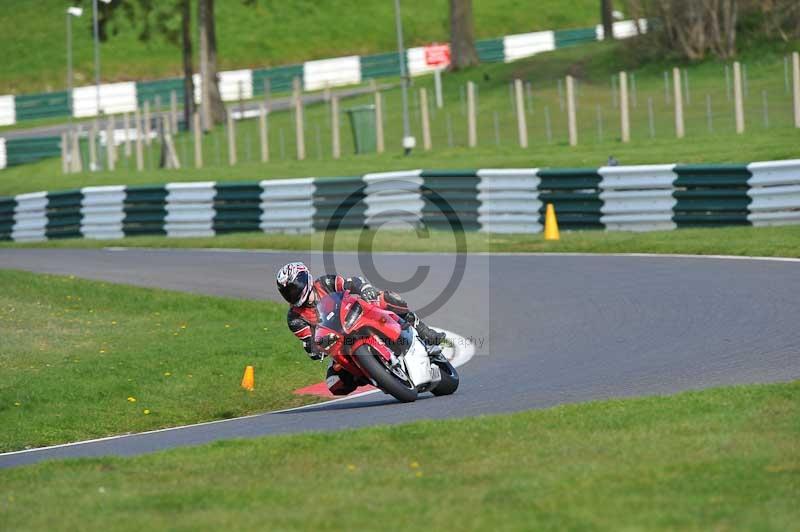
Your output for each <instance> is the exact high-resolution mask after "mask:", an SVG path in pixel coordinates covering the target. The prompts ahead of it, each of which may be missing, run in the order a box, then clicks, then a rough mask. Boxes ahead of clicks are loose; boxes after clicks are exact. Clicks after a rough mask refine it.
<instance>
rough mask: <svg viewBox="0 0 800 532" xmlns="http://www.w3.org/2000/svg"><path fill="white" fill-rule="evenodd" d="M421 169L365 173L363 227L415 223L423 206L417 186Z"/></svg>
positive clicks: (420, 183) (420, 182) (420, 214)
mask: <svg viewBox="0 0 800 532" xmlns="http://www.w3.org/2000/svg"><path fill="white" fill-rule="evenodd" d="M421 174H422V170H411V171H400V172H383V173H377V174H367V175H365V176H364V183H365V189H364V193H365V197H364V203H365V204H366V206H367V208H366V210H365V212H364V215H365V216H366V222H365V224H366V226H367V227H370V228H379V227H381V226H386V227H391V226H402V225H404V224H405V225H412V226H413V225H417V224H419V223H420V222H421V221H422V209H423V207H424V206H425V203H424V201H423V200H422V194H421V191H420V188H421V187H422V183H423V181H422V177H421Z"/></svg>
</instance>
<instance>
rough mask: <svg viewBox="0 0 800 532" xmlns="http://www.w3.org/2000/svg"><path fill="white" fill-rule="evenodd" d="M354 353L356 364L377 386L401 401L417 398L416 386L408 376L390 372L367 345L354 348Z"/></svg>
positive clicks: (409, 401) (411, 400)
mask: <svg viewBox="0 0 800 532" xmlns="http://www.w3.org/2000/svg"><path fill="white" fill-rule="evenodd" d="M355 355H356V357H358V358H357V360H358V365H359V366H361V369H363V370H364V371H366V372H367V374H369V376H370V377H372V380H374V381H375V382H376V383H377V385H378V388H380V389H381V390H383V391H384V392H386V393H388V394H389V395H391V396H392V397H394V398H395V399H397V400H398V401H400V402H402V403H412V402H414V401H416V400H417V388H416V387H415V386H414V384H413V383H412V382H411V381H410V380H408V376H406V377H405V379H403V378H401V377H400V376H398V375H396V374H395V373H394V372H392V370H391V369H389V368H388V367H387V366H386V364H385V363H384V361H383V360H382V359H379V358H378V357H379V355H376V354H374V353H373V352H372V350H371V349H370V348H369V346H367V345H362V346H361V347H359V348H358V349H356V352H355Z"/></svg>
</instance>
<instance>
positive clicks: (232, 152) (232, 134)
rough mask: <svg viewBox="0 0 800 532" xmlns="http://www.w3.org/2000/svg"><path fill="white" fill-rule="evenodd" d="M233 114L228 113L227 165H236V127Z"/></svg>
mask: <svg viewBox="0 0 800 532" xmlns="http://www.w3.org/2000/svg"><path fill="white" fill-rule="evenodd" d="M234 124H235V123H234V121H233V113H230V112H229V113H228V164H230V165H231V166H235V165H236V126H235V125H234Z"/></svg>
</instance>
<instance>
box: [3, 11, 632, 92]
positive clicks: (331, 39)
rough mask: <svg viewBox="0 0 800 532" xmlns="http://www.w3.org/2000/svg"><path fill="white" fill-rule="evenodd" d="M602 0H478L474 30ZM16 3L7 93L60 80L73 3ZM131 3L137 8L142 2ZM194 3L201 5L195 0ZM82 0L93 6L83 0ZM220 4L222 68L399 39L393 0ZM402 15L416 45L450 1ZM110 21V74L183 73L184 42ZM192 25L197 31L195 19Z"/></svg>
mask: <svg viewBox="0 0 800 532" xmlns="http://www.w3.org/2000/svg"><path fill="white" fill-rule="evenodd" d="M595 3H596V2H594V1H593V0H577V1H574V2H572V3H571V4H570V9H569V10H565V9H564V8H563V5H562V3H561V2H558V1H557V0H540V1H538V2H536V4H535V6H534V5H532V4H529V3H527V2H521V1H520V0H493V1H492V2H476V3H475V6H474V17H475V34H476V36H477V37H478V38H486V37H499V36H503V35H506V34H510V33H520V32H528V31H536V30H550V29H557V28H570V27H591V26H594V25H595V24H597V23H598V19H599V11H598V8H597V6H596V5H595ZM13 4H14V5H13V9H9V10H8V12H7V13H5V15H4V16H3V18H2V19H0V47H2V49H3V50H5V52H6V53H5V54H4V60H3V61H2V63H0V94H6V93H9V92H31V91H44V90H61V89H63V88H64V86H65V80H66V60H65V52H64V50H65V48H64V46H65V39H66V37H65V31H66V28H65V22H64V10H65V9H66V5H67V4H68V3H67V2H63V1H61V0H39V1H37V2H21V1H16V2H13ZM132 4H133V6H134V8H135V7H136V3H132ZM193 5H194V8H195V10H196V3H193ZM9 7H10V6H9ZM83 7H84V8H86V7H87V4H86V2H84V3H83ZM88 7H89V9H88V10H87V11H84V15H83V17H81V18H79V19H75V20H74V21H73V43H74V45H73V46H74V56H75V59H74V61H75V62H74V65H75V76H76V83H77V85H81V84H87V83H92V80H94V70H93V62H92V58H93V56H92V50H93V44H92V36H91V4H89V5H88ZM215 7H216V23H217V26H216V30H217V41H218V47H219V60H220V67H221V68H222V69H224V70H231V69H236V68H248V67H265V66H269V65H279V64H289V63H298V62H302V61H305V60H309V59H320V58H328V57H336V56H341V55H351V54H371V53H379V52H389V51H392V50H394V49H395V48H396V45H397V43H396V41H395V34H394V12H393V6H392V3H391V2H359V1H357V0H338V1H336V2H313V1H309V0H289V1H283V2H277V1H274V0H259V1H257V2H254V3H253V5H252V6H247V5H244V3H243V2H240V1H232V2H231V1H228V2H217V3H216V6H215ZM620 7H621V6H620ZM193 17H196V13H193ZM175 24H177V25H175ZM403 24H404V30H405V39H406V44H407V45H409V46H416V45H423V44H428V43H431V42H435V41H439V42H442V41H447V40H448V35H449V23H448V5H447V2H444V1H441V0H439V1H436V2H426V1H423V0H404V2H403ZM168 25H170V27H173V28H175V27H180V26H179V21H168ZM109 30H110V31H109V34H110V33H111V32H112V31H113V32H114V33H115V35H114V36H113V37H111V38H110V39H109V40H108V41H106V42H104V43H102V45H101V52H100V53H101V56H102V74H103V80H104V81H117V80H119V81H122V80H130V79H152V78H159V77H166V76H178V75H180V73H181V56H180V49H179V48H178V47H177V46H174V45H171V44H169V43H167V42H166V41H165V40H164V39H163V38H160V37H159V36H155V38H154V39H153V40H151V41H150V42H142V41H140V40H139V39H138V38H137V37H138V34H137V30H135V29H134V28H132V27H131V25H130V23H128V21H127V20H126V19H125V18H124V17H120V19H119V22H118V23H115V24H113V25H112V26H110V27H109ZM192 35H193V36H196V35H197V30H196V28H195V29H193V31H192ZM195 46H196V43H195ZM195 50H197V48H195ZM195 53H196V52H195Z"/></svg>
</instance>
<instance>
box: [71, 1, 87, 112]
mask: <svg viewBox="0 0 800 532" xmlns="http://www.w3.org/2000/svg"><path fill="white" fill-rule="evenodd" d="M81 15H83V9H81V8H79V7H68V8H67V109H68V110H69V123H70V124H72V17H80V16H81Z"/></svg>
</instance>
